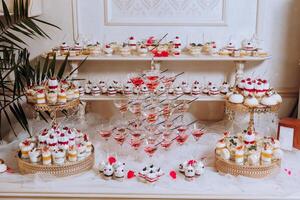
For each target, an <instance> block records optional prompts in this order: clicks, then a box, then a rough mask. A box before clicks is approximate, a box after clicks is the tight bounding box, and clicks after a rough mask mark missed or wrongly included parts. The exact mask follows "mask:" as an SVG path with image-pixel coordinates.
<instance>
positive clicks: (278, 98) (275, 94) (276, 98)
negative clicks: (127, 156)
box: [272, 92, 282, 104]
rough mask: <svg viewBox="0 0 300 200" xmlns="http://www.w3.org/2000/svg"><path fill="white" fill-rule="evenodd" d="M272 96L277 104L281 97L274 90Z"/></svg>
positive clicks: (280, 101)
mask: <svg viewBox="0 0 300 200" xmlns="http://www.w3.org/2000/svg"><path fill="white" fill-rule="evenodd" d="M272 97H273V98H274V100H275V101H276V102H277V103H278V104H279V103H282V97H281V96H280V95H279V94H278V93H277V92H274V94H273V95H272Z"/></svg>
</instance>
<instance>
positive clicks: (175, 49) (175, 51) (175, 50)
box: [172, 46, 181, 56]
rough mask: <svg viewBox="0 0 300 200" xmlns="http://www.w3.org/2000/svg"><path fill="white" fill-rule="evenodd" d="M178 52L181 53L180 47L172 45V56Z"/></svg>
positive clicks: (177, 54)
mask: <svg viewBox="0 0 300 200" xmlns="http://www.w3.org/2000/svg"><path fill="white" fill-rule="evenodd" d="M180 54H181V49H180V47H179V46H174V47H173V48H172V55H173V56H180Z"/></svg>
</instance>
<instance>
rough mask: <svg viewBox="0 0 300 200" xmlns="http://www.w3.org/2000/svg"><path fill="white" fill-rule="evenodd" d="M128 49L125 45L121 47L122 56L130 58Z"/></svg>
mask: <svg viewBox="0 0 300 200" xmlns="http://www.w3.org/2000/svg"><path fill="white" fill-rule="evenodd" d="M130 50H131V49H130V48H129V46H128V45H127V44H123V46H122V47H121V48H120V53H121V55H122V56H130V54H131V52H130Z"/></svg>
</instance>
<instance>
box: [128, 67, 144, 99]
mask: <svg viewBox="0 0 300 200" xmlns="http://www.w3.org/2000/svg"><path fill="white" fill-rule="evenodd" d="M128 78H129V79H130V81H131V82H132V84H133V85H134V86H135V87H136V88H137V90H138V96H139V95H140V90H141V85H143V84H144V80H143V78H142V76H141V74H138V73H130V74H129V75H128Z"/></svg>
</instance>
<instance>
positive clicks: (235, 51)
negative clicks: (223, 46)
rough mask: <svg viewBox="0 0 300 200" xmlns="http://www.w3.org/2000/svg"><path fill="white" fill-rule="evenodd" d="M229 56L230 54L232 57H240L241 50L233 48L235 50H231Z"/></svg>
mask: <svg viewBox="0 0 300 200" xmlns="http://www.w3.org/2000/svg"><path fill="white" fill-rule="evenodd" d="M230 56H232V57H241V51H240V50H238V49H235V50H233V51H232V52H231V53H230Z"/></svg>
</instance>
